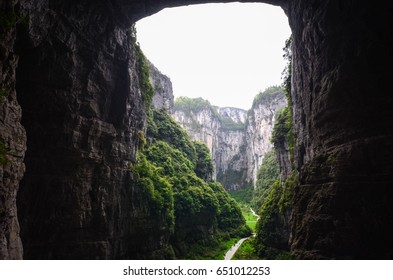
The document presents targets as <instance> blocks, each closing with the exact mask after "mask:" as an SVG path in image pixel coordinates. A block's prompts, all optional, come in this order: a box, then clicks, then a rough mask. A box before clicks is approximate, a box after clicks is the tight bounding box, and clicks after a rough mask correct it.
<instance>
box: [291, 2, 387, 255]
mask: <svg viewBox="0 0 393 280" xmlns="http://www.w3.org/2000/svg"><path fill="white" fill-rule="evenodd" d="M366 2H367V3H364V4H360V3H358V2H356V3H355V2H344V1H322V2H321V1H296V3H295V2H292V1H291V2H290V3H289V7H288V11H289V14H288V16H289V19H290V24H291V27H292V31H293V38H294V46H293V58H294V61H293V63H294V65H293V72H292V73H293V80H292V81H293V88H292V102H293V116H294V121H295V126H296V129H295V130H296V133H297V154H296V160H297V164H298V168H299V170H300V186H298V188H297V189H296V191H295V197H294V209H293V213H292V215H293V217H292V218H293V221H292V223H293V224H292V236H293V238H292V240H291V243H292V252H293V254H294V255H295V256H296V257H298V258H339V259H342V258H391V257H392V254H393V241H392V238H391V237H389V236H391V235H392V228H393V227H392V226H393V206H392V205H393V204H392V203H390V202H389V201H391V200H392V198H393V189H392V185H393V177H392V174H393V158H392V155H393V141H392V140H393V138H392V132H393V129H392V128H393V126H392V122H391V120H392V119H393V110H392V105H393V103H392V95H391V94H390V93H389V92H391V90H390V89H389V85H387V81H389V77H391V75H392V70H391V68H390V69H387V68H384V67H382V68H381V66H379V65H380V63H381V62H382V61H392V52H391V51H390V50H389V47H388V45H389V44H388V43H387V42H388V41H389V40H391V39H392V31H391V26H392V23H393V22H392V17H391V13H392V11H393V5H392V4H382V3H381V5H376V4H375V3H372V2H371V1H366Z"/></svg>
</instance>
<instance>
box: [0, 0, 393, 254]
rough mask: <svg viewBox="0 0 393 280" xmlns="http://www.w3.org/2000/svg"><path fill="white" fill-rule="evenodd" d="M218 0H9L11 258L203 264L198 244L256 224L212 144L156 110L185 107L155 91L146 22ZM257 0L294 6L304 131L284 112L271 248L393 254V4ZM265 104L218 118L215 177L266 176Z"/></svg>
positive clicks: (2, 85)
mask: <svg viewBox="0 0 393 280" xmlns="http://www.w3.org/2000/svg"><path fill="white" fill-rule="evenodd" d="M209 2H217V1H207V0H206V1H205V0H203V1H197V0H168V1H146V0H133V1H124V0H103V1H99V2H98V1H92V0H79V1H75V0H71V1H65V0H58V1H47V0H29V1H27V0H2V1H1V2H0V37H1V40H0V60H1V64H0V259H23V258H25V259H154V258H155V259H159V258H161V259H162V258H168V259H169V258H193V257H194V258H196V254H197V253H198V252H197V251H198V249H200V247H198V246H199V245H200V243H198V242H199V241H206V240H210V241H217V240H212V239H209V238H208V237H209V236H210V237H211V236H214V237H222V238H224V237H225V238H226V237H229V236H225V233H228V235H237V236H240V235H247V234H249V233H250V232H249V230H248V229H247V227H246V226H245V221H244V219H243V218H242V216H241V213H240V209H239V208H238V207H237V205H236V204H235V203H234V202H233V200H231V199H230V198H229V196H228V195H227V193H226V192H225V191H224V189H223V188H222V187H221V185H220V184H219V183H217V182H212V181H210V177H213V174H212V171H213V166H212V165H211V159H210V158H209V157H208V154H209V153H208V152H207V151H208V148H206V146H204V145H201V144H200V143H196V142H193V141H192V140H191V139H189V138H187V136H186V135H187V134H186V133H185V132H184V130H182V129H181V128H180V126H178V125H176V124H175V123H174V122H172V121H171V119H170V118H167V117H168V115H167V113H165V109H164V110H154V109H152V106H151V105H152V104H155V105H157V106H159V104H164V105H163V106H164V107H165V106H171V105H170V104H171V103H172V100H171V97H169V96H165V97H160V98H153V88H152V85H151V83H150V80H149V77H150V76H152V77H153V78H152V80H153V84H154V88H155V89H156V91H159V90H160V86H162V87H163V88H165V87H167V86H168V85H167V84H166V81H165V79H163V80H160V78H156V79H155V78H154V75H151V74H150V72H149V71H148V69H149V63H148V62H147V61H146V60H145V59H144V57H143V55H142V53H141V51H140V48H139V46H138V44H137V43H136V39H135V36H134V35H135V34H134V30H133V26H134V24H135V22H136V21H138V20H139V19H141V18H143V17H147V16H150V15H152V14H154V13H156V12H158V11H160V10H162V9H164V8H168V7H177V6H183V5H191V4H202V3H209ZM220 2H224V3H227V2H232V1H220ZM240 2H242V3H246V2H255V1H240ZM257 2H261V3H267V4H272V5H277V6H280V7H281V8H282V9H283V10H284V11H285V14H286V15H287V16H288V21H289V24H290V27H291V30H292V65H291V73H292V79H291V83H290V95H289V102H288V103H289V109H287V117H288V116H291V118H292V119H293V125H292V126H291V127H290V128H289V127H287V126H286V125H287V124H288V123H287V122H286V121H285V120H286V119H288V118H286V117H285V116H282V117H281V120H282V124H283V126H282V128H283V130H282V132H283V133H285V134H287V132H288V129H289V130H291V131H292V132H293V136H294V137H293V139H292V140H291V145H290V146H291V150H290V152H291V155H292V157H291V162H290V163H289V164H290V165H291V170H287V171H288V172H286V173H282V174H286V175H285V176H288V178H282V179H286V180H282V183H283V184H275V185H274V186H275V187H274V189H273V190H274V192H272V195H271V197H270V200H268V201H270V202H271V203H273V204H272V206H274V207H276V208H275V211H276V213H277V215H275V216H274V217H272V219H273V220H274V219H275V221H276V223H274V225H277V224H278V223H277V222H281V224H282V225H283V226H284V227H285V228H287V232H276V231H274V228H275V227H274V228H273V229H272V231H271V232H270V233H277V235H275V234H274V235H273V234H272V235H270V236H263V235H260V236H259V237H260V240H259V241H260V244H263V242H265V241H269V240H270V241H273V242H275V243H276V245H277V246H281V245H282V242H281V241H282V238H281V237H283V236H284V237H285V238H286V239H287V240H285V241H286V244H284V245H285V247H288V248H289V249H290V254H291V257H292V258H295V259H391V258H392V257H393V239H392V237H391V236H392V235H393V232H392V228H393V204H392V203H391V201H392V199H393V188H392V185H393V127H392V119H393V110H392V107H393V98H392V95H391V94H390V92H391V89H390V84H389V83H388V81H389V80H390V77H391V76H392V74H393V73H392V69H391V68H390V67H388V64H389V62H390V61H392V59H393V53H392V51H391V47H390V46H391V43H390V42H391V41H392V39H393V38H392V37H393V33H392V30H391V26H393V22H392V21H393V17H392V16H391V15H392V13H393V4H392V3H390V2H376V1H363V2H359V1H340V0H327V1H318V0H307V1H306V0H265V1H257ZM201 21H203V18H201ZM195 55H198V53H196V54H195ZM151 69H154V67H151ZM153 71H154V70H153ZM273 107H274V106H273ZM258 108H260V109H258ZM263 108H265V109H266V108H267V107H264V106H260V107H255V108H254V109H255V111H254V114H255V118H254V120H251V119H249V118H250V116H251V115H250V116H249V115H246V114H245V113H244V112H243V113H240V112H238V113H236V114H232V113H235V111H233V110H231V109H220V110H217V113H218V116H216V117H217V118H218V119H220V118H221V122H218V123H217V124H216V125H217V127H213V126H212V127H208V126H206V127H204V129H205V132H204V134H203V137H206V141H205V142H206V143H208V146H209V148H210V150H211V151H212V155H213V156H214V157H215V160H216V162H220V160H221V161H222V160H223V159H224V158H225V162H227V163H228V166H225V165H220V164H221V163H220V164H216V175H215V176H216V178H217V179H220V176H221V175H222V174H225V172H227V171H228V170H230V169H231V168H232V170H238V171H239V174H241V176H242V177H244V178H247V180H250V181H251V180H252V178H255V168H252V167H250V166H256V165H255V163H256V162H259V163H260V162H261V160H262V157H263V153H264V152H265V151H266V149H267V148H266V147H264V146H263V145H264V144H262V143H265V142H263V141H265V139H266V137H265V136H264V135H258V133H257V132H256V131H253V130H249V129H246V128H247V120H248V119H249V121H248V122H249V123H251V122H252V121H254V122H255V124H258V125H262V124H264V125H266V124H269V121H270V120H271V122H273V118H272V117H268V118H267V119H266V120H265V121H264V119H263V118H260V116H262V111H263V110H265V109H263ZM258 110H260V112H259V111H258ZM269 110H270V109H269ZM212 113H214V110H213V111H212ZM206 114H210V113H209V112H208V111H206ZM269 114H270V115H269ZM268 115H269V116H271V113H269V112H268ZM184 118H185V117H184ZM201 118H202V115H201ZM237 118H238V119H237ZM275 118H276V120H278V119H279V117H278V115H277V116H276V117H275ZM243 120H244V122H243ZM203 123H204V122H203V121H198V122H197V123H196V124H203ZM225 125H228V126H229V127H231V129H229V130H230V132H229V133H228V134H220V131H223V130H224V129H225ZM250 127H251V126H250ZM255 127H256V126H255ZM255 127H254V128H255ZM223 128H224V129H223ZM234 128H236V129H234ZM237 128H239V129H237ZM240 128H242V129H243V130H245V131H246V132H245V133H243V132H242V133H240V132H239V131H240ZM209 129H217V130H216V134H214V133H212V134H211V135H210V134H209V133H210V132H209ZM169 131H171V133H174V134H171V133H169V134H165V133H164V132H169ZM158 132H160V133H158ZM161 132H162V133H161ZM240 134H241V135H242V136H241V135H240ZM171 135H172V136H171ZM173 135H176V136H177V137H173ZM213 136H214V137H217V138H218V139H219V138H221V139H222V141H221V140H220V141H221V142H220V143H226V144H225V145H228V146H231V149H230V150H232V151H235V150H237V149H238V150H239V151H240V149H241V147H242V145H241V144H240V142H238V141H237V140H236V141H234V142H231V141H232V140H233V139H240V138H243V139H245V140H244V141H245V143H247V145H249V146H248V148H247V150H250V151H252V153H251V154H250V155H247V156H245V154H247V153H242V156H244V157H243V159H236V157H235V156H233V157H232V154H229V153H224V152H220V150H219V149H220V147H218V146H217V147H215V146H214V145H216V144H215V143H219V142H215V140H214V139H213ZM160 137H161V138H160ZM179 137H182V138H179ZM201 137H202V135H201ZM209 137H212V138H211V139H210V140H209ZM226 138H227V139H226ZM178 139H182V141H180V142H179V141H177V140H178ZM261 139H264V140H263V141H262V140H261ZM282 139H283V140H284V142H283V146H282V148H283V149H282V150H283V151H284V152H285V151H286V150H287V148H288V147H289V146H288V145H287V144H288V143H285V141H287V140H288V138H285V137H284V138H282ZM239 141H240V140H239ZM261 141H262V142H261ZM243 143H244V142H243ZM269 145H270V144H269ZM215 149H218V150H215ZM160 151H165V153H160ZM227 158H231V160H229V161H226V160H227ZM265 158H266V157H265ZM279 158H280V155H279ZM287 158H288V157H281V160H282V161H283V162H284V161H287ZM242 161H243V162H245V161H247V170H245V169H244V168H245V166H246V164H244V163H242ZM231 162H232V163H231ZM248 163H250V165H248ZM231 164H232V165H231ZM243 164H244V165H243ZM281 165H282V164H281ZM287 165H288V162H287ZM281 171H282V170H281ZM174 172H175V173H176V172H177V173H179V174H181V175H182V176H180V177H176V176H173V174H175V173H174ZM288 173H296V180H295V177H293V178H292V177H291V175H290V174H288ZM236 176H239V177H240V175H236ZM236 176H235V177H236ZM283 176H284V175H283ZM290 178H292V179H293V180H291V179H290ZM288 179H290V180H289V181H288ZM222 181H223V180H222ZM285 182H286V183H285ZM291 182H292V183H291ZM224 184H226V183H225V182H224ZM238 187H239V186H238V185H236V184H235V183H233V184H232V182H230V183H229V184H228V185H227V188H228V189H235V188H238ZM284 190H289V191H288V192H284ZM274 193H276V194H280V195H276V196H274V195H273V194H274ZM284 196H285V197H286V200H285V201H284V202H285V203H284V205H283V204H281V206H285V207H279V205H280V201H281V202H283V201H282V200H280V198H281V197H284ZM174 201H177V202H178V203H174ZM192 201H193V202H194V203H190V202H192ZM276 202H277V203H276ZM288 205H289V206H288ZM189 206H191V207H189ZM286 206H288V207H286ZM274 207H273V208H274ZM280 211H281V212H280ZM182 213H186V215H182ZM188 216H192V217H193V218H192V219H187V217H188ZM176 217H177V219H176ZM261 217H262V216H261ZM283 217H284V218H283ZM264 225H265V226H269V225H271V224H270V223H269V221H266V223H265V224H264ZM270 241H269V242H270ZM262 247H263V246H260V248H261V249H263V248H262ZM187 252H193V253H195V255H193V256H187Z"/></svg>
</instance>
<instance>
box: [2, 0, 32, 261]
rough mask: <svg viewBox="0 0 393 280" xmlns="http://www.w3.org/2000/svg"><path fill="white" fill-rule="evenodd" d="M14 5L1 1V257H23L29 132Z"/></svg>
mask: <svg viewBox="0 0 393 280" xmlns="http://www.w3.org/2000/svg"><path fill="white" fill-rule="evenodd" d="M11 15H12V9H11V6H10V5H7V4H6V3H3V2H1V4H0V19H1V20H0V23H1V26H0V38H1V40H0V59H1V61H2V63H0V259H20V258H21V257H22V252H23V250H22V243H21V240H20V237H19V223H18V219H17V208H16V195H17V192H18V187H19V181H20V180H21V178H22V177H23V173H24V171H25V165H24V163H23V159H24V155H25V151H26V133H25V130H24V128H23V127H22V125H21V124H20V120H21V116H22V111H21V108H20V106H19V104H18V102H17V100H16V91H15V69H16V66H17V64H18V56H16V55H15V54H14V53H13V45H14V43H15V34H16V28H15V25H13V24H12V26H5V22H4V21H6V20H7V21H8V20H11V19H12V16H11Z"/></svg>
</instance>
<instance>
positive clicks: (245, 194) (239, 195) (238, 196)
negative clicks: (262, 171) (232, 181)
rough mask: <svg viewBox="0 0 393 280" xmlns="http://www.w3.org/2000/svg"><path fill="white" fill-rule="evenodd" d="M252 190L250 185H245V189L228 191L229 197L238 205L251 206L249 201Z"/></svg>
mask: <svg viewBox="0 0 393 280" xmlns="http://www.w3.org/2000/svg"><path fill="white" fill-rule="evenodd" d="M253 192H254V188H253V186H252V184H250V183H249V184H247V185H246V186H245V187H243V188H240V189H237V190H235V191H230V192H229V194H230V196H231V197H232V198H233V199H235V200H236V202H237V203H239V204H246V205H251V199H252V197H253Z"/></svg>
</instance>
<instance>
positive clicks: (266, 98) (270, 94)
mask: <svg viewBox="0 0 393 280" xmlns="http://www.w3.org/2000/svg"><path fill="white" fill-rule="evenodd" d="M280 94H283V89H282V87H280V86H270V87H268V88H266V89H265V90H264V91H261V92H260V93H258V95H257V96H255V97H254V100H253V102H252V107H253V108H254V107H255V106H257V105H258V104H261V103H268V102H270V101H271V100H272V99H274V98H276V97H277V95H280Z"/></svg>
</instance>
